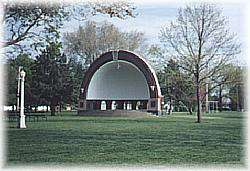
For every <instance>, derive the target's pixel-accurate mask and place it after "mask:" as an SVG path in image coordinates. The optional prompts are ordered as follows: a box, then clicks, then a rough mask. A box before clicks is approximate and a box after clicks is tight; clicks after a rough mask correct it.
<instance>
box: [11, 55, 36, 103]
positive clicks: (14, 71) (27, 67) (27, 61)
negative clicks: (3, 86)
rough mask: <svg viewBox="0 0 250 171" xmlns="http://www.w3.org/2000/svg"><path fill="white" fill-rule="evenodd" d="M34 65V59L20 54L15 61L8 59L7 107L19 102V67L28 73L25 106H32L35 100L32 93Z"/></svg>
mask: <svg viewBox="0 0 250 171" xmlns="http://www.w3.org/2000/svg"><path fill="white" fill-rule="evenodd" d="M33 64H34V59H32V58H31V57H30V56H29V55H27V54H20V55H18V56H17V57H16V58H15V59H8V60H7V63H6V68H7V88H8V89H7V91H8V93H7V96H6V97H7V105H16V102H17V99H16V98H17V97H16V95H17V77H18V67H19V66H22V67H23V69H24V71H25V72H26V76H25V105H26V106H29V105H31V104H32V103H33V102H34V100H33V98H34V96H33V94H32V92H31V87H32V81H33V80H32V75H33V72H32V70H31V66H32V65H33Z"/></svg>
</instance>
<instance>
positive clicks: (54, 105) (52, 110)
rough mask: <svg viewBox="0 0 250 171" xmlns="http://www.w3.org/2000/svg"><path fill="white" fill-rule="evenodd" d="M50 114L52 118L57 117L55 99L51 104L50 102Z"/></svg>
mask: <svg viewBox="0 0 250 171" xmlns="http://www.w3.org/2000/svg"><path fill="white" fill-rule="evenodd" d="M50 113H51V116H55V115H56V101H55V98H54V97H52V99H51V102H50Z"/></svg>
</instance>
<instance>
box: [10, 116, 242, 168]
mask: <svg viewBox="0 0 250 171" xmlns="http://www.w3.org/2000/svg"><path fill="white" fill-rule="evenodd" d="M244 118H245V116H244V113H237V112H224V113H214V114H205V115H204V116H203V122H202V123H201V124H198V123H195V121H196V117H195V115H193V116H190V115H186V114H185V113H174V114H173V115H171V116H166V117H148V118H119V117H79V116H71V115H69V114H68V115H61V116H55V117H49V118H48V121H47V122H46V121H42V122H27V127H28V128H27V129H17V128H15V127H16V123H13V122H10V123H8V124H6V125H7V128H6V136H7V138H6V148H7V150H6V153H7V154H6V155H7V159H6V160H7V164H6V165H15V164H18V165H20V164H21V165H27V164H30V165H33V164H77V165H79V164H80V165H86V164H87V165H89V164H90V165H96V164H98V165H110V164H112V165H113V164H123V165H147V164H150V165H179V166H183V165H196V164H197V165H203V166H204V165H217V164H218V165H221V164H222V165H224V164H225V165H227V164H229V165H230V166H231V165H232V164H233V165H237V166H238V165H239V166H244V165H245V159H244V150H245V147H244V145H245V136H244V129H245V127H244V123H245V119H244Z"/></svg>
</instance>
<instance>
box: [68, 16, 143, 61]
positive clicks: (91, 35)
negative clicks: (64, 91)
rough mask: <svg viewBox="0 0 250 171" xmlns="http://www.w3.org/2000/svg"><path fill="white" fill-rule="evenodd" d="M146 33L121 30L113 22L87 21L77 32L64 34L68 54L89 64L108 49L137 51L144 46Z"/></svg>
mask: <svg viewBox="0 0 250 171" xmlns="http://www.w3.org/2000/svg"><path fill="white" fill-rule="evenodd" d="M144 41H145V38H144V34H143V33H141V32H137V31H132V32H128V33H127V32H121V31H119V29H118V28H117V27H115V26H114V25H113V24H111V23H108V22H104V23H96V22H94V21H88V22H86V24H85V26H84V27H79V29H78V30H77V31H76V32H72V33H66V34H65V35H64V45H65V51H66V53H67V54H68V56H71V57H72V56H73V57H75V56H78V57H79V58H80V59H81V60H83V61H84V65H86V66H89V65H90V64H91V63H92V62H93V61H94V60H95V59H96V58H97V57H99V55H101V54H102V53H104V52H107V51H108V50H114V49H124V50H130V51H135V50H138V49H140V47H141V46H143V44H144Z"/></svg>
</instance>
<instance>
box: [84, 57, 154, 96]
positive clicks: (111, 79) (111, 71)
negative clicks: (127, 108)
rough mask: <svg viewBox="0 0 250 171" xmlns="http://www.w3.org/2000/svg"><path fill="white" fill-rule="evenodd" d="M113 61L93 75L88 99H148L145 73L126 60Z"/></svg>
mask: <svg viewBox="0 0 250 171" xmlns="http://www.w3.org/2000/svg"><path fill="white" fill-rule="evenodd" d="M117 65H118V63H117V62H114V61H111V62H108V63H106V64H104V65H102V66H101V67H100V68H99V69H98V70H97V71H96V72H95V74H94V75H93V77H92V79H91V81H90V84H89V87H88V91H87V97H86V99H87V100H128V99H129V100H148V99H149V98H150V95H149V87H148V84H147V80H146V78H145V76H144V75H143V73H142V72H141V71H140V70H138V68H137V67H136V66H134V65H133V64H131V63H128V62H126V61H119V69H118V68H117Z"/></svg>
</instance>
